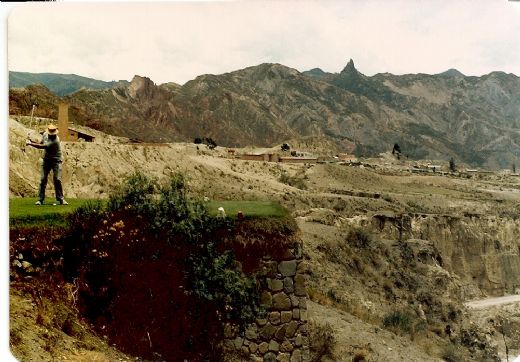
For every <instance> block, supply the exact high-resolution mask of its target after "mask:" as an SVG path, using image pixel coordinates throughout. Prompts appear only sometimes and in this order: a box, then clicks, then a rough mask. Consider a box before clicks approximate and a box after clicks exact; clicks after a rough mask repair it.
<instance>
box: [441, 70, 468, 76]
mask: <svg viewBox="0 0 520 362" xmlns="http://www.w3.org/2000/svg"><path fill="white" fill-rule="evenodd" d="M440 75H444V76H447V77H464V76H465V75H464V74H462V73H461V72H459V71H458V70H457V69H454V68H450V69H448V70H447V71H445V72H442V73H440Z"/></svg>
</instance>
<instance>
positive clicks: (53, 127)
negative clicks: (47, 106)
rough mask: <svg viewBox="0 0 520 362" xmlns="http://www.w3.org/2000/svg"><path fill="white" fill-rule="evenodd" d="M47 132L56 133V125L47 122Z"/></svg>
mask: <svg viewBox="0 0 520 362" xmlns="http://www.w3.org/2000/svg"><path fill="white" fill-rule="evenodd" d="M47 133H48V134H50V135H55V134H58V127H56V126H55V125H53V124H49V126H48V127H47Z"/></svg>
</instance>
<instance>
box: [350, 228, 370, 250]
mask: <svg viewBox="0 0 520 362" xmlns="http://www.w3.org/2000/svg"><path fill="white" fill-rule="evenodd" d="M346 241H347V243H348V244H349V245H353V246H355V247H358V248H363V249H364V248H368V247H370V246H371V244H372V236H371V235H370V233H369V232H368V231H366V230H365V229H362V228H360V227H353V228H351V229H350V230H349V231H348V233H347V237H346Z"/></svg>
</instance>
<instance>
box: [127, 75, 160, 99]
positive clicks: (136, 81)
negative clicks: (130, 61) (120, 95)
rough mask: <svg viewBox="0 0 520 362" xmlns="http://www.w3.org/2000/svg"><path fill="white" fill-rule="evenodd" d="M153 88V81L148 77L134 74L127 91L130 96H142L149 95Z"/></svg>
mask: <svg viewBox="0 0 520 362" xmlns="http://www.w3.org/2000/svg"><path fill="white" fill-rule="evenodd" d="M154 89H155V84H154V82H152V81H151V79H150V78H148V77H141V76H139V75H134V78H133V79H132V81H131V82H130V86H129V87H128V93H129V95H130V97H132V98H137V97H139V98H143V97H146V98H147V97H150V96H152V93H153V91H154Z"/></svg>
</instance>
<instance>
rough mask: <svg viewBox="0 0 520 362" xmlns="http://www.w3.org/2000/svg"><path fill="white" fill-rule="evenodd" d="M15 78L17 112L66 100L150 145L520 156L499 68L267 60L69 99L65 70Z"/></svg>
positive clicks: (509, 79)
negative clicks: (308, 65)
mask: <svg viewBox="0 0 520 362" xmlns="http://www.w3.org/2000/svg"><path fill="white" fill-rule="evenodd" d="M16 76H17V75H16ZM12 78H15V75H14V74H12V72H10V87H11V89H10V92H9V94H10V97H9V108H10V110H9V112H10V114H29V113H30V110H31V106H32V104H33V103H38V107H37V111H36V112H37V114H40V115H42V116H44V115H45V116H53V115H54V116H55V115H56V114H55V113H56V111H57V110H56V108H57V107H56V106H55V104H56V103H57V102H58V101H59V100H64V101H66V102H68V103H69V104H70V115H69V117H70V119H71V120H72V121H74V122H76V123H79V124H84V125H87V126H90V127H94V128H96V129H100V130H103V131H105V132H107V133H112V134H115V135H121V136H126V137H131V138H138V139H140V140H143V141H148V142H161V141H187V140H193V138H195V137H211V138H213V139H214V140H216V141H217V144H218V145H222V146H230V147H236V146H245V145H256V146H272V145H275V144H279V143H281V142H284V141H286V140H290V139H298V138H302V137H307V136H319V137H321V138H326V139H327V140H328V141H331V142H333V143H334V144H335V145H336V146H337V148H338V149H341V150H344V152H354V153H356V154H357V155H364V156H369V155H375V154H377V153H379V152H383V151H388V150H391V149H392V147H393V145H394V144H395V143H398V144H399V145H400V148H401V150H402V152H403V154H404V155H405V156H407V157H409V158H412V159H437V160H439V159H441V160H442V159H443V160H449V159H450V158H451V157H453V158H454V159H455V161H456V162H457V163H466V164H469V165H473V166H484V167H488V168H494V169H496V168H504V167H505V168H510V167H511V165H512V164H513V163H515V162H516V160H517V158H518V156H519V155H520V79H519V78H518V77H517V76H516V75H514V74H506V73H503V72H492V73H489V74H487V75H484V76H481V77H476V76H465V75H464V74H462V73H460V72H459V71H457V70H455V69H450V70H448V71H446V72H444V73H440V74H434V75H429V74H406V75H393V74H389V73H379V74H376V75H374V76H365V75H364V74H362V73H360V72H359V71H358V70H357V69H356V67H355V65H354V62H353V61H352V60H350V61H349V62H348V63H347V65H346V66H345V67H344V69H343V70H342V71H341V72H339V73H328V72H325V71H323V70H321V69H319V68H315V69H312V70H309V71H305V72H299V71H297V70H296V69H292V68H289V67H286V66H284V65H281V64H270V63H266V64H260V65H257V66H252V67H248V68H245V69H240V70H236V71H233V72H230V73H225V74H220V75H211V74H206V75H201V76H198V77H197V78H195V79H193V80H191V81H188V82H187V83H185V84H184V85H178V84H175V83H165V84H161V85H157V84H155V83H154V82H153V81H152V80H150V79H149V78H147V77H143V76H134V78H133V79H132V81H131V82H129V83H128V82H126V83H125V82H113V83H110V82H105V83H106V84H105V86H106V89H93V88H94V87H93V86H89V85H88V84H89V83H88V82H89V80H88V78H84V81H85V82H84V83H81V82H80V83H74V86H75V87H76V89H75V90H74V91H73V92H72V93H67V94H65V95H63V96H62V97H59V96H60V94H64V93H60V94H58V92H57V91H54V92H53V91H52V89H51V83H57V82H58V80H59V82H64V83H66V80H64V78H63V75H56V77H55V79H54V78H53V77H52V76H48V79H52V82H51V83H46V80H43V79H42V78H40V81H39V82H38V83H41V85H26V86H25V88H13V86H14V84H15V81H14V80H13V79H12ZM29 78H30V77H26V79H29ZM92 81H94V80H92ZM49 82H50V80H49ZM109 83H110V84H109ZM71 84H72V83H71ZM92 84H95V83H92ZM99 84H101V83H99ZM71 87H72V85H71ZM62 89H65V87H62ZM38 112H39V113H38Z"/></svg>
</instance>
